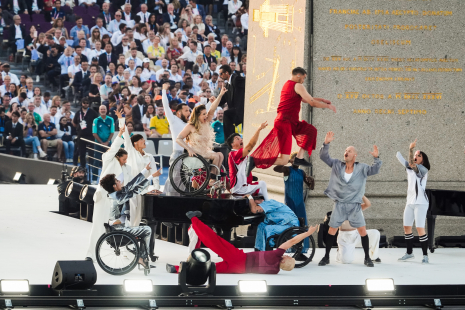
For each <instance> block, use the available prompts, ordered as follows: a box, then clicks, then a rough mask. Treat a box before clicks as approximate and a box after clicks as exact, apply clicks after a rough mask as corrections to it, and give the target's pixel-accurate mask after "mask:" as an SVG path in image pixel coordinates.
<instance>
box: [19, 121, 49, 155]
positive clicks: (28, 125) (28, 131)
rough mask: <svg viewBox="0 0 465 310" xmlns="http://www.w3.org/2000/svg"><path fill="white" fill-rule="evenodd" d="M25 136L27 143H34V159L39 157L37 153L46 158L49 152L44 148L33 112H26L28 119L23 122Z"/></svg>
mask: <svg viewBox="0 0 465 310" xmlns="http://www.w3.org/2000/svg"><path fill="white" fill-rule="evenodd" d="M23 128H24V131H23V138H24V144H25V145H32V153H33V154H34V155H33V157H34V159H37V157H38V156H37V154H39V157H40V158H45V157H46V156H47V154H46V153H45V152H44V151H43V150H42V148H41V146H40V141H39V138H38V136H37V135H38V126H37V123H36V121H35V120H34V116H33V115H32V114H31V113H27V114H26V119H25V121H24V124H23Z"/></svg>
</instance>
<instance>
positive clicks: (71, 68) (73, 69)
mask: <svg viewBox="0 0 465 310" xmlns="http://www.w3.org/2000/svg"><path fill="white" fill-rule="evenodd" d="M79 71H81V65H80V64H79V65H77V66H76V65H75V64H72V65H71V66H69V67H68V73H71V74H72V75H73V77H74V75H75V74H76V73H77V72H79Z"/></svg>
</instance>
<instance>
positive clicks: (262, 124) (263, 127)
mask: <svg viewBox="0 0 465 310" xmlns="http://www.w3.org/2000/svg"><path fill="white" fill-rule="evenodd" d="M266 126H268V121H265V122H264V123H261V124H260V127H259V129H260V130H262V129H265V128H266Z"/></svg>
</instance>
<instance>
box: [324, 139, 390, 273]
mask: <svg viewBox="0 0 465 310" xmlns="http://www.w3.org/2000/svg"><path fill="white" fill-rule="evenodd" d="M333 140H334V133H333V132H331V131H330V132H328V133H327V134H326V137H325V142H324V144H323V146H322V148H321V149H320V158H321V160H322V161H324V162H325V164H327V165H328V166H329V167H331V168H332V170H331V176H330V177H329V184H328V188H327V189H326V190H325V194H326V196H328V197H329V198H331V199H332V200H334V203H335V204H334V208H333V211H332V215H331V220H330V221H329V230H328V235H327V236H326V240H325V244H326V254H325V256H324V257H323V258H322V259H321V261H320V263H319V264H318V266H325V265H328V264H329V252H330V251H331V248H332V247H333V243H334V235H335V234H336V232H337V230H338V228H339V226H341V225H342V223H343V222H344V221H346V220H349V223H350V225H351V226H352V227H355V228H357V230H358V232H359V233H360V236H361V239H362V247H363V250H364V251H365V261H364V263H365V265H366V266H367V267H374V264H373V261H372V260H371V258H370V249H369V241H368V240H369V239H368V235H367V230H366V227H365V225H366V224H365V218H364V217H363V213H362V207H361V203H362V197H363V195H364V194H365V185H366V181H367V177H368V176H370V175H375V174H377V173H378V172H379V169H380V168H381V160H379V157H378V147H377V146H376V145H375V146H374V147H373V148H374V149H373V152H370V154H371V155H373V157H374V161H375V162H374V163H373V165H372V166H369V165H367V164H361V163H358V162H356V161H355V159H356V158H357V150H356V149H355V147H353V146H349V147H347V148H346V150H345V152H344V161H341V160H339V159H333V158H331V156H329V152H328V151H329V143H330V142H331V141H333Z"/></svg>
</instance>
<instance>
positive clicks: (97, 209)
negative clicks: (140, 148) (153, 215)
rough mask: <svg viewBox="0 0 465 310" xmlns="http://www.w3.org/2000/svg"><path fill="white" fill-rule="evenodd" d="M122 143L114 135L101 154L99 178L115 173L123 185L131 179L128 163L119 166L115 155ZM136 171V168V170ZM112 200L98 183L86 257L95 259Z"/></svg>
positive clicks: (119, 138)
mask: <svg viewBox="0 0 465 310" xmlns="http://www.w3.org/2000/svg"><path fill="white" fill-rule="evenodd" d="M121 144H123V138H121V137H120V136H118V137H116V139H115V141H113V144H112V145H111V147H110V148H109V149H108V151H107V152H105V153H103V154H102V173H101V174H100V178H103V177H104V176H106V175H107V174H115V175H116V178H117V179H118V180H120V181H121V183H122V184H123V185H125V184H126V183H127V182H129V181H131V180H132V174H131V167H130V166H128V165H124V166H121V165H120V163H119V161H118V159H117V158H116V157H115V155H116V153H117V152H118V150H119V149H120V146H121ZM136 171H137V170H136ZM111 206H112V202H111V199H110V198H109V197H108V193H107V191H106V190H104V189H103V187H101V186H100V185H98V186H97V191H96V192H95V194H94V215H93V220H92V230H91V232H90V240H89V249H88V250H87V257H90V258H92V260H93V261H94V262H96V259H95V245H96V244H97V241H98V239H99V238H100V236H101V235H103V234H104V233H105V228H104V226H103V224H104V223H108V218H109V216H110V210H111Z"/></svg>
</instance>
